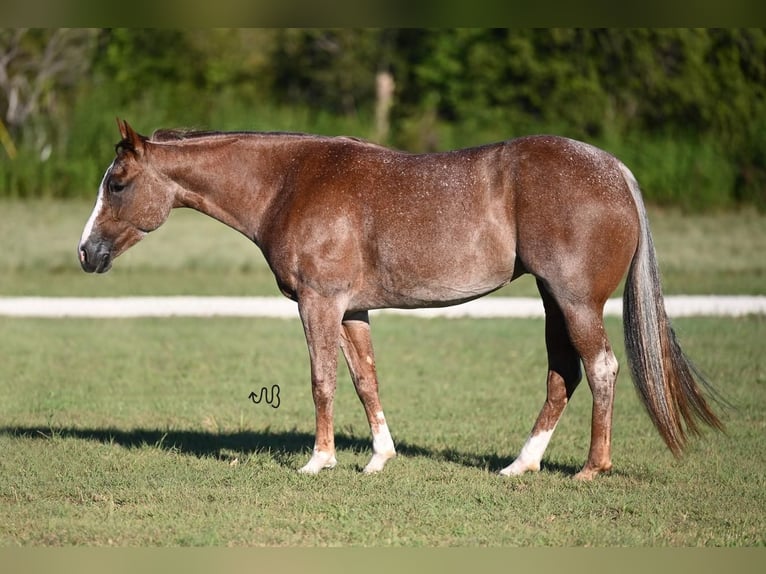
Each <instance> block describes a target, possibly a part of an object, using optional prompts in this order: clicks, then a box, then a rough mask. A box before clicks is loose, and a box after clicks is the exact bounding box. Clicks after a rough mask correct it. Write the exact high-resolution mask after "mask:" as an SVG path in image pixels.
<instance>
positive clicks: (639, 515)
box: [0, 316, 766, 546]
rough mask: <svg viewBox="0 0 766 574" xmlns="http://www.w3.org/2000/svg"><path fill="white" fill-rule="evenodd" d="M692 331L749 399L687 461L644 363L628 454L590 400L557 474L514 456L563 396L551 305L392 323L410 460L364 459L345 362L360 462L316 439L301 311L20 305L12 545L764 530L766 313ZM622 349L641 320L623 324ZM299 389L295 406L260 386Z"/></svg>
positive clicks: (557, 441)
mask: <svg viewBox="0 0 766 574" xmlns="http://www.w3.org/2000/svg"><path fill="white" fill-rule="evenodd" d="M675 324H676V327H677V331H678V333H679V336H680V338H681V340H682V342H683V344H684V346H685V348H686V350H687V351H688V352H689V354H690V355H691V356H692V357H694V358H695V359H696V362H697V363H698V365H699V367H700V368H701V369H702V370H704V371H705V372H707V373H708V374H709V376H710V378H711V379H712V380H713V381H715V382H716V384H717V387H718V388H719V389H720V390H721V391H722V392H723V393H724V394H725V395H726V396H727V398H728V399H729V400H730V401H731V402H732V403H734V405H735V406H736V409H734V410H727V411H723V413H722V417H723V420H724V421H725V422H726V425H727V428H728V433H727V434H720V433H714V432H705V434H704V437H703V439H701V440H695V441H693V442H692V443H691V446H690V448H689V451H688V454H687V455H686V456H685V457H684V458H683V459H682V460H680V461H676V460H674V459H673V457H672V456H671V455H670V454H669V453H668V451H667V450H666V449H665V447H664V446H663V444H662V443H661V440H660V439H659V436H658V435H657V433H656V432H655V431H654V429H653V428H652V427H651V423H650V422H649V419H648V417H647V416H646V415H645V413H644V412H643V410H642V408H641V407H640V405H639V403H638V400H637V398H636V396H635V392H634V391H633V389H632V388H631V387H632V385H631V383H630V381H629V378H628V376H627V374H626V373H625V372H624V373H623V374H622V376H621V378H620V382H619V384H618V394H617V401H616V406H615V428H614V463H615V468H614V471H613V472H612V473H611V474H609V475H606V476H602V477H599V478H598V479H596V480H595V481H593V482H590V483H581V482H577V481H574V480H573V479H572V478H571V477H572V475H573V474H574V473H575V472H576V471H577V469H578V468H579V466H580V465H581V464H582V463H583V461H584V460H585V456H586V453H587V448H588V437H589V432H590V430H589V419H590V402H591V401H590V393H589V391H588V389H587V385H583V388H581V389H579V390H578V392H577V394H576V395H575V396H574V398H573V400H572V402H571V404H570V406H569V407H568V410H567V412H566V413H565V415H564V418H563V420H562V422H561V424H560V426H559V428H558V429H557V431H556V434H555V435H554V438H553V441H552V443H551V446H550V448H549V450H548V453H547V454H546V457H545V459H544V462H543V470H542V471H541V472H540V473H538V474H535V475H525V476H523V477H520V478H513V479H508V478H502V477H499V476H498V475H497V474H496V473H497V471H498V470H499V469H500V468H502V467H503V466H505V465H506V464H508V463H509V462H510V460H511V459H512V458H513V456H514V455H515V453H516V452H517V451H518V449H519V448H520V446H521V444H522V443H523V441H524V439H525V438H526V435H527V433H528V431H529V429H530V427H531V425H532V422H533V420H534V418H535V417H536V415H537V412H538V409H539V407H540V406H541V404H542V401H543V399H544V374H545V352H544V345H543V339H542V331H543V323H542V321H539V320H514V321H507V320H462V319H461V320H447V319H435V320H419V319H413V318H404V317H389V316H379V317H374V318H373V332H374V341H375V344H376V348H377V355H378V368H379V373H380V376H381V392H382V400H383V404H384V408H385V409H386V413H387V416H388V419H389V423H390V425H391V428H392V432H393V434H394V438H395V440H396V442H397V445H398V449H399V453H400V456H399V457H398V458H397V459H395V460H393V461H391V462H390V463H389V465H388V466H387V467H386V469H385V470H384V471H383V472H382V473H381V474H379V475H375V476H365V475H363V474H361V472H360V469H361V468H362V467H363V466H364V464H365V463H366V461H367V458H368V457H369V454H370V452H369V451H370V444H369V443H370V438H369V432H368V429H367V426H366V422H365V420H364V417H363V414H362V409H361V406H360V404H359V403H358V400H357V399H356V396H355V394H354V391H353V388H352V385H351V383H350V380H349V377H348V374H347V373H346V372H345V367H343V366H341V367H340V371H339V372H340V377H339V384H338V390H337V399H336V432H337V446H338V459H339V463H338V466H337V467H336V468H335V469H333V470H330V471H324V472H323V473H322V474H320V475H319V476H303V475H299V474H298V473H297V472H296V470H297V468H299V467H300V466H301V465H302V464H304V463H305V462H306V460H307V459H308V457H309V454H310V449H311V446H312V442H313V407H312V403H311V393H310V385H309V382H308V359H307V353H306V349H305V343H304V341H303V338H302V330H301V327H300V324H299V322H298V321H297V320H266V319H259V320H253V319H166V320H158V319H131V320H100V321H98V320H20V319H0V340H1V341H2V342H3V345H2V361H0V393H1V395H0V396H2V397H3V400H2V401H0V421H2V423H1V426H0V452H2V453H3V456H2V457H0V544H2V545H72V544H76V545H80V544H83V545H130V546H136V545H144V546H167V545H195V546H197V545H202V546H204V545H222V546H225V545H233V546H238V545H256V546H260V545H269V546H283V545H310V546H346V545H380V546H400V545H401V546H421V545H423V546H426V545H427V546H440V545H461V546H478V545H481V546H483V545H486V546H495V545H523V546H526V545H551V546H564V545H566V546H570V545H578V546H579V545H585V546H645V545H652V546H655V545H656V546H664V545H667V546H751V545H761V546H762V545H764V542H766V539H765V537H764V532H766V478H765V477H764V461H766V445H765V444H764V441H763V434H764V430H765V427H766V421H765V420H764V412H766V367H765V366H764V361H763V341H764V337H766V320H765V319H764V318H763V317H747V318H740V319H703V318H696V319H683V320H677V321H676V322H675ZM607 326H608V330H609V333H610V336H611V337H612V339H613V340H614V343H615V348H616V350H617V352H618V357H619V359H620V360H621V362H622V363H623V364H624V362H625V361H624V356H623V354H622V345H621V344H620V338H621V326H620V324H619V322H618V321H617V320H610V321H609V322H608V325H607ZM274 384H278V385H279V386H280V389H281V391H280V405H279V408H273V407H272V406H269V405H267V404H265V403H261V404H257V405H256V404H253V403H252V402H251V401H249V400H248V394H249V393H250V392H251V391H254V390H255V391H257V390H259V389H260V388H261V387H262V386H271V385H274Z"/></svg>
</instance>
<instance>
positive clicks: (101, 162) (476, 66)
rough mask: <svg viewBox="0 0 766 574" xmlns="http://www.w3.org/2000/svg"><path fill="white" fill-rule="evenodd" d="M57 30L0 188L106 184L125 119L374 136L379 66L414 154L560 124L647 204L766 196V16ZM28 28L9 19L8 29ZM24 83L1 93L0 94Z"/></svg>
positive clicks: (403, 142) (705, 203)
mask: <svg viewBox="0 0 766 574" xmlns="http://www.w3.org/2000/svg"><path fill="white" fill-rule="evenodd" d="M94 34H95V35H94ZM59 36H61V37H62V38H63V39H61V38H59V39H58V40H57V41H58V42H60V43H61V46H62V52H64V53H66V54H68V56H67V57H66V58H65V57H63V56H62V61H63V62H70V63H71V62H77V65H74V64H71V65H67V66H68V67H67V69H68V70H69V73H67V74H59V75H56V76H51V77H52V78H55V81H54V80H51V81H50V82H48V83H47V84H45V89H44V90H43V91H42V92H41V93H43V94H45V102H46V105H45V106H40V107H39V108H38V113H37V114H36V115H34V117H32V118H31V119H30V121H29V123H28V124H25V125H24V126H20V127H18V128H17V127H15V126H14V125H10V124H9V125H10V127H11V128H12V129H11V131H10V134H11V137H13V138H14V141H13V142H11V143H15V145H16V147H17V148H18V157H16V158H15V160H14V159H11V157H10V155H9V153H8V152H7V150H6V149H1V150H0V154H2V158H1V159H0V186H2V188H0V195H4V196H10V197H30V196H55V197H70V196H80V195H82V194H83V193H84V190H86V189H91V188H92V186H93V185H95V184H97V181H98V178H99V177H100V172H101V171H102V170H103V169H104V167H105V166H106V164H107V163H108V160H109V157H110V155H111V148H112V145H113V143H114V139H115V138H114V133H115V132H114V129H113V125H114V124H113V122H114V117H115V116H122V117H126V118H127V119H129V120H130V121H131V122H132V123H133V124H135V125H136V127H137V128H138V129H139V130H143V131H145V132H151V131H152V130H153V129H155V128H158V127H169V126H184V127H198V128H210V129H266V128H265V126H268V128H267V129H288V130H296V131H307V132H321V133H341V132H346V133H351V134H352V135H357V136H362V137H375V130H374V125H373V123H374V121H373V117H374V115H373V110H374V108H375V98H376V93H375V74H376V73H377V72H379V71H382V70H385V71H388V72H390V73H391V74H392V75H393V77H394V80H395V83H396V92H395V99H394V105H393V108H392V111H391V116H392V117H391V130H390V134H389V136H388V140H387V141H386V142H383V143H389V144H391V145H394V146H397V147H401V148H404V149H407V150H410V151H416V152H417V151H429V150H441V149H447V148H456V147H463V146H467V145H474V144H479V143H484V142H486V141H492V140H501V139H507V138H509V137H514V136H517V135H525V134H528V133H540V132H553V133H558V134H561V135H567V136H570V137H575V138H579V139H585V140H587V141H590V142H592V143H595V144H597V145H602V146H603V147H606V148H607V149H610V150H614V151H617V152H620V153H618V155H619V156H620V157H621V158H623V159H624V160H625V161H626V163H628V165H629V166H630V167H631V168H632V169H633V170H634V172H635V173H636V175H637V177H638V179H639V181H640V182H641V183H642V187H643V189H644V192H645V195H646V197H647V199H648V200H649V201H650V202H656V203H659V204H663V205H667V204H673V205H679V206H682V207H684V208H688V209H701V210H708V209H720V208H727V207H732V206H736V205H741V204H753V205H757V206H758V207H760V208H766V63H765V62H766V31H764V30H763V29H510V30H509V29H289V30H278V29H247V30H221V29H211V30H178V29H109V30H101V31H100V32H97V33H94V32H88V33H87V34H85V33H83V34H79V35H78V34H74V33H70V34H69V35H59ZM16 37H17V36H14V35H13V33H12V32H9V31H7V32H5V33H4V35H3V36H2V38H0V39H2V40H3V42H5V43H10V42H11V41H12V40H13V38H16ZM55 38H58V36H56V35H55V34H51V33H43V32H40V31H33V32H32V33H29V34H27V35H26V36H24V37H23V38H22V39H23V41H24V45H25V46H28V49H27V52H26V53H28V54H32V56H30V57H33V56H34V54H46V53H49V52H50V50H48V51H47V52H46V46H49V44H50V43H51V42H53V39H55ZM94 38H95V41H94V40H93V39H94ZM64 40H66V42H65V41H64ZM3 42H0V48H3ZM46 42H47V43H48V44H46ZM9 45H10V44H9ZM88 47H90V48H88ZM88 49H90V52H89V53H90V54H91V56H90V58H83V57H82V54H83V51H84V50H86V51H87V50H88ZM75 56H76V57H75ZM39 58H42V56H39ZM83 62H85V64H83ZM9 69H11V70H13V69H15V68H9ZM30 69H32V68H30ZM9 97H10V96H9V95H8V93H0V103H2V104H3V106H7V104H8V102H9V101H10V100H9V99H8V98H9ZM6 123H7V122H6ZM3 142H4V146H5V147H7V145H6V144H7V142H6V141H5V140H3ZM623 151H625V152H626V155H622V152H623ZM94 180H95V183H94Z"/></svg>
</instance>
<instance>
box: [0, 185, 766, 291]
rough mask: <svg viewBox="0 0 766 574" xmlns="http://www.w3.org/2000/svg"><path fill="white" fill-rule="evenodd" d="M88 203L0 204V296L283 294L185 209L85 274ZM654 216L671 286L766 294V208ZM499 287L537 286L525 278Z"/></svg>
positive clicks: (248, 256) (226, 234) (217, 227)
mask: <svg viewBox="0 0 766 574" xmlns="http://www.w3.org/2000/svg"><path fill="white" fill-rule="evenodd" d="M94 193H95V190H94ZM91 208H92V205H91V204H89V203H85V202H52V201H50V202H44V201H38V202H27V203H24V202H12V201H0V244H2V245H5V246H6V249H3V250H2V251H0V295H83V296H89V295H92V296H99V295H161V294H194V295H278V294H279V291H278V290H277V288H276V285H275V284H274V279H273V277H272V275H271V272H270V271H269V269H268V267H267V266H266V263H265V261H264V260H263V257H262V256H261V254H260V252H259V251H258V249H257V248H256V247H254V246H253V245H252V244H251V243H250V242H249V241H248V240H247V239H245V238H244V237H243V236H241V235H239V234H238V233H236V232H235V231H232V230H231V229H229V228H227V227H225V226H223V225H221V224H220V223H218V222H217V221H213V220H212V219H210V218H208V217H205V216H203V215H201V214H199V213H196V212H193V211H190V210H177V211H174V212H173V213H172V214H171V216H170V219H169V220H168V222H167V223H166V224H165V225H164V226H163V227H161V228H160V229H158V230H157V231H155V232H154V233H152V234H151V235H149V236H148V237H147V238H146V239H144V240H143V241H142V242H141V243H140V244H138V245H137V246H135V247H134V248H133V249H132V250H130V251H128V252H127V253H126V254H125V255H123V256H122V257H121V258H120V259H119V260H117V262H116V263H115V266H114V268H113V270H112V271H110V272H109V273H108V274H106V275H103V276H100V277H97V278H94V277H91V276H88V275H86V274H85V273H83V272H82V271H81V270H80V266H79V264H78V262H77V254H76V248H77V242H78V241H79V239H80V234H81V233H82V228H83V226H84V225H85V221H86V220H87V218H88V216H89V215H90V211H91ZM650 221H651V224H652V228H653V231H654V235H655V243H656V246H657V251H658V256H659V261H660V266H661V269H662V275H663V285H664V287H665V291H666V292H667V293H675V294H710V293H718V294H723V293H727V294H763V293H766V257H763V256H762V254H763V253H766V214H759V213H757V212H755V211H747V212H741V213H722V214H716V215H685V214H681V213H679V212H675V211H657V210H654V211H651V212H650ZM9 246H10V247H9ZM759 254H761V255H759ZM500 293H502V294H503V295H527V296H529V295H536V294H537V290H536V288H535V285H534V281H532V280H531V278H530V277H528V276H527V277H522V278H521V279H519V280H517V281H515V282H514V283H513V284H511V285H509V286H508V287H505V288H503V289H501V290H500Z"/></svg>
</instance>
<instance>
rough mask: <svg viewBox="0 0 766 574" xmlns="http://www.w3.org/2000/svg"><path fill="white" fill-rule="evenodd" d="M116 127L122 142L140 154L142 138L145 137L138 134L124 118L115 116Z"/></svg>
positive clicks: (142, 143)
mask: <svg viewBox="0 0 766 574" xmlns="http://www.w3.org/2000/svg"><path fill="white" fill-rule="evenodd" d="M117 127H119V128H120V135H121V136H122V143H123V144H124V145H125V147H127V148H129V149H131V150H133V151H135V152H136V153H138V154H141V152H143V150H144V140H145V139H146V138H144V137H143V136H141V135H139V134H138V133H137V132H136V131H135V130H134V129H133V128H132V127H130V125H129V124H128V122H126V121H125V120H121V119H119V118H117Z"/></svg>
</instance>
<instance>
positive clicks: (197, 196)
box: [162, 138, 281, 243]
mask: <svg viewBox="0 0 766 574" xmlns="http://www.w3.org/2000/svg"><path fill="white" fill-rule="evenodd" d="M239 139H240V138H230V139H228V140H224V139H223V138H222V139H221V140H220V141H216V142H213V143H212V144H208V145H204V144H203V142H200V143H199V144H191V143H184V144H183V145H181V146H177V147H176V149H175V152H171V153H167V154H164V156H165V157H164V163H165V166H164V167H163V168H162V170H163V171H164V172H165V173H166V174H167V175H168V177H169V178H170V179H172V180H173V181H175V183H176V184H178V186H179V187H178V190H177V192H176V198H175V207H189V208H192V209H195V210H197V211H200V212H202V213H204V214H206V215H208V216H210V217H212V218H214V219H217V220H218V221H220V222H222V223H224V224H226V225H228V226H229V227H232V228H233V229H235V230H237V231H239V232H240V233H242V234H243V235H245V236H246V237H248V238H249V239H251V240H253V241H255V242H256V243H257V242H258V230H259V228H260V225H261V221H262V219H263V214H264V213H265V212H266V211H267V210H268V207H269V205H270V204H271V201H272V199H273V196H274V194H275V193H276V192H277V185H276V184H275V182H276V181H277V180H278V178H279V177H281V173H279V172H280V171H281V170H279V169H278V166H275V165H274V154H273V152H269V154H268V157H269V159H270V161H269V164H268V165H266V161H265V160H264V157H266V156H265V155H264V151H265V150H264V147H263V146H262V145H261V146H259V145H257V142H255V141H252V142H246V141H239ZM254 144H256V145H254ZM174 155H175V158H174V157H173V156H174ZM275 168H276V169H275Z"/></svg>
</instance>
